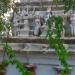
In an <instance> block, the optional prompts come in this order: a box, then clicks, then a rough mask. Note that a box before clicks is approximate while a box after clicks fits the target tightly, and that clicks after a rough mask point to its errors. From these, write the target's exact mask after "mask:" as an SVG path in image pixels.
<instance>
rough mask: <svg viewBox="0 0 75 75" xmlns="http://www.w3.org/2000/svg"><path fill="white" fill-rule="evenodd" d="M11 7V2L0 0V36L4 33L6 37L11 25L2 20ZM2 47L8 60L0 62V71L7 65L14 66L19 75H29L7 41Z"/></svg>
mask: <svg viewBox="0 0 75 75" xmlns="http://www.w3.org/2000/svg"><path fill="white" fill-rule="evenodd" d="M11 7H12V5H11V0H0V35H2V33H3V32H6V34H7V37H8V32H9V30H10V29H11V27H12V24H11V23H10V22H8V21H6V20H5V19H4V18H5V16H4V14H5V13H7V12H8V11H9V10H10V8H11ZM0 37H1V36H0ZM1 41H2V40H1ZM3 46H4V48H3V49H4V52H5V53H7V55H8V58H9V59H7V60H3V61H2V64H1V65H0V69H1V68H3V69H5V68H6V67H7V66H8V65H9V64H16V68H18V69H19V71H20V72H21V75H31V73H30V72H29V71H28V70H27V69H26V68H25V67H24V66H23V64H22V63H21V62H20V61H19V60H17V58H16V54H15V52H14V51H13V50H12V48H11V46H10V45H8V42H7V41H6V43H5V44H4V45H3Z"/></svg>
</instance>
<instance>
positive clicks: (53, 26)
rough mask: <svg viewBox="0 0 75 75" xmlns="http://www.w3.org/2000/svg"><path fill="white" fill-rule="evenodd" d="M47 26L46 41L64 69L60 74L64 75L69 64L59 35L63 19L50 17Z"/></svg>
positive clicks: (67, 70)
mask: <svg viewBox="0 0 75 75" xmlns="http://www.w3.org/2000/svg"><path fill="white" fill-rule="evenodd" d="M47 26H48V35H47V36H48V40H49V44H50V46H51V47H52V48H54V49H55V51H56V54H57V56H58V58H59V60H60V62H61V65H62V66H63V67H64V70H62V71H61V74H62V75H64V74H65V72H69V71H70V70H69V64H68V62H67V57H68V52H67V50H66V49H65V47H64V43H63V40H61V33H62V31H63V19H62V17H60V16H52V17H49V19H48V20H47Z"/></svg>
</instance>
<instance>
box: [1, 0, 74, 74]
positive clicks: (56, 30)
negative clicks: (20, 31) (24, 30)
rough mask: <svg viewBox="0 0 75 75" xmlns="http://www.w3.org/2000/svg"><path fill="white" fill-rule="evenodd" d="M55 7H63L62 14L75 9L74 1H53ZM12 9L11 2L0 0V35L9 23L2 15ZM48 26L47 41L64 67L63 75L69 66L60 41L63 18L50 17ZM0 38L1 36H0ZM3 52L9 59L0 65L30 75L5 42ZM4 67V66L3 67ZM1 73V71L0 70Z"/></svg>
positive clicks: (9, 25) (9, 0) (7, 28)
mask: <svg viewBox="0 0 75 75" xmlns="http://www.w3.org/2000/svg"><path fill="white" fill-rule="evenodd" d="M54 1H55V2H56V6H57V5H58V3H60V2H61V3H62V4H63V5H64V13H67V12H68V11H69V10H74V9H75V0H54ZM11 7H12V4H11V0H0V35H1V33H2V32H3V31H4V30H5V31H6V30H9V29H10V27H11V23H7V22H6V21H5V20H4V19H3V18H4V13H6V12H7V11H8V10H10V8H11ZM47 25H48V35H47V36H48V40H49V44H50V46H51V47H52V48H55V51H56V54H57V56H58V58H59V60H60V62H61V65H62V66H63V67H64V70H62V71H61V74H62V75H65V72H70V71H69V64H68V62H67V58H68V52H67V50H66V49H65V47H64V43H63V40H61V33H62V31H63V18H62V17H61V16H53V15H52V16H50V17H49V18H48V20H47ZM0 37H1V36H0ZM3 46H4V52H6V53H7V55H8V57H9V59H8V60H3V61H2V63H3V64H5V67H6V65H7V66H8V65H9V64H16V67H17V68H18V69H19V71H20V72H21V75H30V72H28V71H27V70H26V69H25V68H24V67H23V65H22V64H21V62H20V61H18V60H17V58H16V54H15V52H13V50H12V48H11V47H10V46H9V45H8V43H7V42H6V43H5V44H4V45H3ZM3 64H2V65H3ZM3 67H4V66H3ZM4 69H5V68H4ZM0 71H1V70H0Z"/></svg>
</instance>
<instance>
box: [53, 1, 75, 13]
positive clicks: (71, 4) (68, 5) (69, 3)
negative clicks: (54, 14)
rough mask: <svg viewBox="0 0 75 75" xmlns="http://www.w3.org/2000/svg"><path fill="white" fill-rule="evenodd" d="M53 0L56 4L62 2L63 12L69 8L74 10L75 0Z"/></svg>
mask: <svg viewBox="0 0 75 75" xmlns="http://www.w3.org/2000/svg"><path fill="white" fill-rule="evenodd" d="M54 2H56V4H58V3H61V4H63V5H64V12H65V13H66V12H68V11H69V10H75V0H54Z"/></svg>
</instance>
